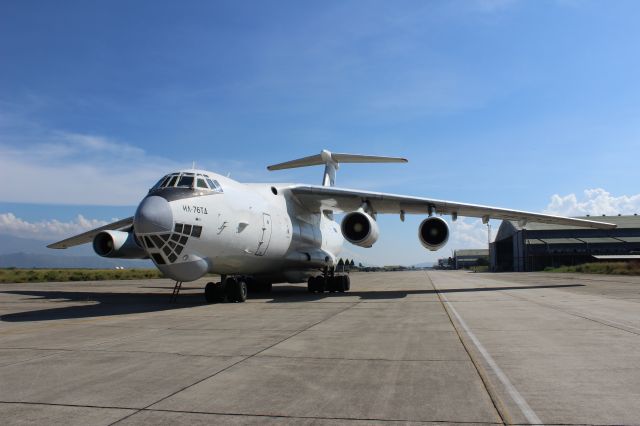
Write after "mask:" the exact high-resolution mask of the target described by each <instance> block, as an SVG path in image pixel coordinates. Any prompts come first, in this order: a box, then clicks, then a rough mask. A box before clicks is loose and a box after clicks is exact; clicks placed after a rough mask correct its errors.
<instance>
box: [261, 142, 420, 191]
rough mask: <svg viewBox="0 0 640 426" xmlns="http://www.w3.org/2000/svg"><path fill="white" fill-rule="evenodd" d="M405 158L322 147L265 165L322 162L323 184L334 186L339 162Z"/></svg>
mask: <svg viewBox="0 0 640 426" xmlns="http://www.w3.org/2000/svg"><path fill="white" fill-rule="evenodd" d="M406 162H408V161H407V159H406V158H400V157H379V156H376V155H359V154H338V153H335V152H330V151H327V150H326V149H323V150H322V152H321V153H320V154H316V155H311V156H309V157H304V158H298V159H296V160H291V161H287V162H284V163H279V164H274V165H272V166H269V167H267V169H268V170H271V171H273V170H284V169H295V168H297V167H309V166H320V165H322V164H324V176H323V177H322V185H323V186H335V184H336V170H338V168H339V164H340V163H406Z"/></svg>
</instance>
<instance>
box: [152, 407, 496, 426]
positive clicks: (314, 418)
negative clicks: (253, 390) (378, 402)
mask: <svg viewBox="0 0 640 426" xmlns="http://www.w3.org/2000/svg"><path fill="white" fill-rule="evenodd" d="M143 411H149V412H165V413H185V414H208V415H213V416H237V417H264V418H278V419H300V420H345V421H354V422H356V421H360V422H362V421H373V422H383V423H387V422H412V423H444V424H474V425H477V424H478V422H471V421H457V420H415V419H382V418H377V417H338V416H337V417H331V416H290V415H286V414H255V413H227V412H210V411H183V410H166V409H156V408H150V409H144V410H143ZM483 424H487V425H500V424H502V423H497V422H483Z"/></svg>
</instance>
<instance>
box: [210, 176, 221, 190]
mask: <svg viewBox="0 0 640 426" xmlns="http://www.w3.org/2000/svg"><path fill="white" fill-rule="evenodd" d="M207 182H208V183H209V187H210V188H211V190H213V191H216V192H222V187H221V186H220V184H219V183H218V181H217V180H211V179H209V178H207Z"/></svg>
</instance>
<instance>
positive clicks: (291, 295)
mask: <svg viewBox="0 0 640 426" xmlns="http://www.w3.org/2000/svg"><path fill="white" fill-rule="evenodd" d="M567 287H584V284H560V285H530V286H507V287H471V288H448V289H442V290H426V289H425V290H376V291H349V292H346V293H308V292H306V291H307V290H306V288H305V289H304V292H305V293H303V292H302V290H301V287H295V286H286V287H285V286H279V287H274V288H273V289H274V290H273V292H272V293H271V295H270V297H271V298H272V300H270V301H269V303H287V302H300V301H304V300H309V301H312V300H322V299H324V298H326V297H353V296H357V297H359V298H360V299H362V300H389V299H403V298H405V297H407V296H409V295H411V294H437V293H443V294H449V293H477V292H483V291H503V290H532V289H542V288H567ZM276 288H277V290H276Z"/></svg>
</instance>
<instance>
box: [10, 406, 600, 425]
mask: <svg viewBox="0 0 640 426" xmlns="http://www.w3.org/2000/svg"><path fill="white" fill-rule="evenodd" d="M0 404H15V405H19V404H22V405H44V406H48V407H70V408H94V409H103V410H120V411H136V412H135V413H132V414H131V416H133V415H135V414H138V413H141V412H150V413H179V414H204V415H210V416H230V417H259V418H276V419H300V420H344V421H354V422H355V421H375V422H383V423H388V422H412V423H427V424H428V423H444V424H452V423H453V424H473V425H475V424H478V422H472V421H457V420H414V419H382V418H375V417H330V416H289V415H285V414H255V413H233V412H211V411H193V410H169V409H159V408H142V409H137V408H127V407H115V406H103V405H86V404H63V403H52V402H35V401H0ZM128 417H129V416H127V417H124V418H122V419H120V420H117V421H116V422H120V421H122V420H124V419H126V418H128ZM483 424H487V425H500V424H501V423H497V422H483ZM594 426H595V425H594Z"/></svg>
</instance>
